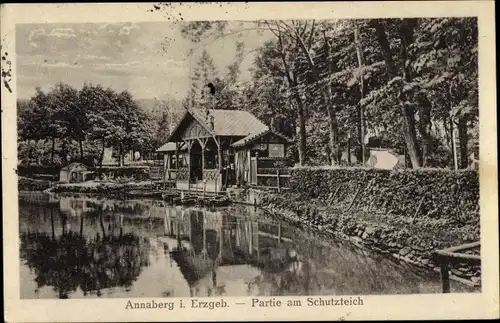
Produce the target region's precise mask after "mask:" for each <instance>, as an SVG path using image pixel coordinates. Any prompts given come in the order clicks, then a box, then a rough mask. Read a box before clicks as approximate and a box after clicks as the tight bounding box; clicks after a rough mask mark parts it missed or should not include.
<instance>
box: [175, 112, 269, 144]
mask: <svg viewBox="0 0 500 323" xmlns="http://www.w3.org/2000/svg"><path fill="white" fill-rule="evenodd" d="M205 111H206V110H201V109H191V110H189V111H186V113H185V114H184V116H183V117H182V119H181V121H180V122H179V124H178V125H177V127H176V128H175V130H174V131H173V132H172V135H171V137H170V138H169V141H176V140H174V139H175V138H176V137H177V136H178V135H179V131H180V129H182V125H185V124H186V122H188V120H189V119H190V118H194V119H195V120H196V121H198V122H199V123H200V124H201V125H202V126H203V127H204V128H205V129H206V130H207V131H209V132H210V133H212V135H214V136H236V137H246V136H248V135H250V134H253V133H260V132H263V131H266V130H268V129H269V128H268V127H267V126H266V125H265V124H264V123H262V122H261V121H260V120H259V119H257V118H256V117H255V116H254V115H252V114H251V113H249V112H247V111H240V110H217V109H212V110H208V111H209V118H211V117H212V116H213V123H214V127H213V129H212V127H211V125H210V121H209V120H210V119H209V118H207V116H206V112H205Z"/></svg>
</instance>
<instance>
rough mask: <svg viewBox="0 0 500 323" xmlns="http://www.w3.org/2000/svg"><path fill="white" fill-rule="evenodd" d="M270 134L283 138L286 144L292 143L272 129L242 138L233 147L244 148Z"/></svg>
mask: <svg viewBox="0 0 500 323" xmlns="http://www.w3.org/2000/svg"><path fill="white" fill-rule="evenodd" d="M268 133H272V134H274V135H276V136H278V137H280V138H282V139H283V140H285V141H286V142H292V140H291V139H290V138H288V137H286V136H284V135H282V134H281V133H279V132H277V131H274V130H272V129H266V130H264V131H260V132H255V133H251V134H249V135H248V136H246V137H245V138H242V139H240V140H238V141H237V142H235V143H234V144H233V145H232V146H233V147H241V146H244V145H246V144H249V143H251V142H253V141H254V140H256V139H258V138H260V137H262V136H265V135H267V134H268Z"/></svg>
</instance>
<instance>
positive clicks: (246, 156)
mask: <svg viewBox="0 0 500 323" xmlns="http://www.w3.org/2000/svg"><path fill="white" fill-rule="evenodd" d="M290 142H292V140H291V139H289V138H287V137H286V136H284V135H282V134H281V133H279V132H277V131H274V130H272V129H270V128H267V129H264V130H262V131H259V132H255V133H252V134H250V135H248V136H246V137H245V138H242V139H240V140H238V141H237V142H235V143H233V144H232V147H233V149H234V150H235V155H236V158H235V168H236V180H237V182H238V183H240V184H243V183H251V184H255V185H256V184H257V169H259V168H273V167H274V166H273V165H274V164H276V163H277V162H280V161H285V160H286V157H285V155H286V153H285V152H286V148H287V145H288V144H289V143H290Z"/></svg>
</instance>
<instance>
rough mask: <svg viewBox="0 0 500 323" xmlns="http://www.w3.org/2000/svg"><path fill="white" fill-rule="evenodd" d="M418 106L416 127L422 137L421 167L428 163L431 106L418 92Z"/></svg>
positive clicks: (430, 139)
mask: <svg viewBox="0 0 500 323" xmlns="http://www.w3.org/2000/svg"><path fill="white" fill-rule="evenodd" d="M417 102H418V106H419V114H420V118H419V122H418V129H419V132H420V136H421V137H422V139H423V141H422V167H426V166H427V164H428V159H429V155H430V154H431V150H432V137H431V107H432V103H431V102H430V101H429V99H428V98H427V97H426V96H425V95H424V94H422V93H421V94H419V96H418V98H417Z"/></svg>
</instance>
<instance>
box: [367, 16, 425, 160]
mask: <svg viewBox="0 0 500 323" xmlns="http://www.w3.org/2000/svg"><path fill="white" fill-rule="evenodd" d="M370 24H371V26H372V27H374V28H375V32H376V34H377V40H378V42H379V45H380V47H381V49H382V53H383V56H384V61H385V65H386V68H387V74H388V75H389V80H391V79H393V78H394V77H396V76H397V71H396V67H395V64H394V60H393V58H392V51H391V48H390V45H389V40H388V39H387V34H386V32H385V28H384V26H383V25H381V24H380V22H379V21H378V20H376V19H374V20H372V21H371V22H370ZM400 38H401V58H402V62H403V67H404V68H403V77H404V79H405V81H406V82H410V81H411V77H412V75H411V71H410V68H409V64H406V61H407V60H408V53H407V47H408V46H409V45H410V44H411V42H412V41H413V27H412V26H411V25H410V24H409V23H407V20H403V22H402V24H401V28H400ZM400 97H401V105H400V107H401V108H400V111H401V116H402V118H403V134H404V139H405V142H406V148H407V149H408V155H409V156H410V160H411V163H412V167H413V168H420V167H421V165H422V159H421V155H420V150H419V147H418V143H417V133H416V130H415V112H414V111H413V108H412V107H411V106H409V105H408V104H406V103H404V102H405V101H406V97H405V94H404V93H402V92H401V93H400Z"/></svg>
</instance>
